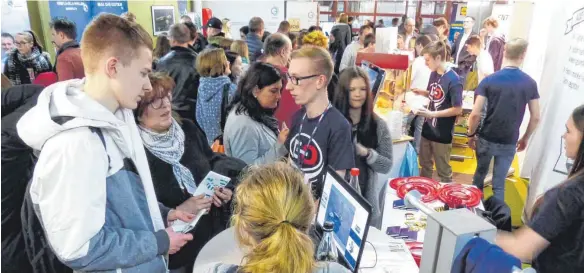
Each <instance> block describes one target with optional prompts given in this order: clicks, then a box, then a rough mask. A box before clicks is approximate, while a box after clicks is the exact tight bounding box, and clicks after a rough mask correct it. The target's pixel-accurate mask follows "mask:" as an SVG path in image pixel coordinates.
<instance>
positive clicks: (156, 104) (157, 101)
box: [150, 94, 172, 110]
mask: <svg viewBox="0 0 584 273" xmlns="http://www.w3.org/2000/svg"><path fill="white" fill-rule="evenodd" d="M165 100H167V101H168V104H170V103H171V101H172V97H171V94H168V95H167V96H164V97H162V98H156V99H154V100H153V101H152V102H151V103H150V107H152V109H156V110H158V109H160V108H162V106H163V105H164V101H165Z"/></svg>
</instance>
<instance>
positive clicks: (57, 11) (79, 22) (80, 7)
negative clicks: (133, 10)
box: [49, 1, 128, 41]
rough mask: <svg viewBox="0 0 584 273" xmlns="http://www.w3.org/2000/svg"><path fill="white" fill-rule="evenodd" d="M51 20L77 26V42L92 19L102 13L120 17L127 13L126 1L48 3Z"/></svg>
mask: <svg viewBox="0 0 584 273" xmlns="http://www.w3.org/2000/svg"><path fill="white" fill-rule="evenodd" d="M49 10H50V14H51V18H57V17H62V18H67V19H69V20H71V21H73V22H74V23H75V25H76V26H77V40H78V41H80V40H81V35H82V34H83V31H84V30H85V26H86V25H87V24H88V23H89V22H91V19H93V17H95V16H97V15H98V14H100V13H102V12H107V13H113V14H117V15H121V14H122V13H124V12H127V11H128V1H49Z"/></svg>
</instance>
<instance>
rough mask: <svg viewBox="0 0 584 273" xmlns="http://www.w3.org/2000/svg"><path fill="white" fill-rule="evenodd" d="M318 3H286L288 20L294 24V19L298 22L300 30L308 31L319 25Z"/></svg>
mask: <svg viewBox="0 0 584 273" xmlns="http://www.w3.org/2000/svg"><path fill="white" fill-rule="evenodd" d="M317 15H318V2H295V1H287V2H286V20H288V21H290V24H292V21H293V20H292V19H295V20H298V21H299V23H300V25H299V29H298V30H300V29H308V28H310V26H316V25H317V24H318V21H317V17H318V16H317Z"/></svg>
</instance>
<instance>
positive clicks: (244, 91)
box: [223, 63, 288, 164]
mask: <svg viewBox="0 0 584 273" xmlns="http://www.w3.org/2000/svg"><path fill="white" fill-rule="evenodd" d="M281 89H282V77H281V75H280V72H279V71H278V69H277V68H276V67H274V66H273V65H271V64H266V63H255V64H253V65H252V66H251V67H250V68H249V70H248V72H247V73H246V75H245V77H243V79H241V80H240V82H239V86H238V87H237V92H236V94H235V98H234V99H233V102H232V104H231V109H230V111H229V116H228V117H227V122H226V123H225V131H224V133H223V141H224V142H223V143H224V145H225V153H226V154H227V155H228V156H232V157H235V158H238V159H241V160H243V161H245V163H247V164H264V163H268V162H273V161H275V160H277V159H279V158H280V157H283V156H285V155H286V154H287V150H286V147H285V146H284V142H285V141H286V138H287V137H288V129H287V128H284V129H283V130H282V131H280V130H279V129H278V120H276V118H275V117H274V112H275V111H276V108H277V107H278V102H279V101H280V90H281ZM284 127H285V126H284Z"/></svg>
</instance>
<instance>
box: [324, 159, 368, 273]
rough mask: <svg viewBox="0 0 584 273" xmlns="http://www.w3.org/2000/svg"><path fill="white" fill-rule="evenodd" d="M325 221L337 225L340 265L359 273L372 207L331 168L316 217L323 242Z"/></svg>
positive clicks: (335, 229)
mask: <svg viewBox="0 0 584 273" xmlns="http://www.w3.org/2000/svg"><path fill="white" fill-rule="evenodd" d="M326 221H331V222H333V223H334V230H333V235H334V236H333V237H334V242H335V245H336V246H337V249H338V250H339V258H341V259H339V262H341V263H344V264H345V266H347V267H349V269H350V270H351V271H353V272H357V271H358V269H359V262H360V261H361V255H362V254H363V249H364V247H365V241H366V239H367V233H368V232H369V222H370V221H371V205H370V204H369V203H368V202H367V200H365V198H363V197H362V196H361V195H360V194H359V193H358V192H357V191H356V190H355V189H353V187H351V186H350V185H349V183H347V182H346V181H345V180H344V179H343V178H342V177H340V176H339V175H338V174H337V172H336V171H335V170H334V169H333V168H332V167H330V166H329V167H328V169H327V173H326V177H325V180H324V185H323V190H322V195H321V197H320V205H319V207H318V212H317V214H316V228H317V231H318V233H319V234H320V235H321V238H322V232H323V230H322V227H323V225H324V223H325V222H326Z"/></svg>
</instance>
